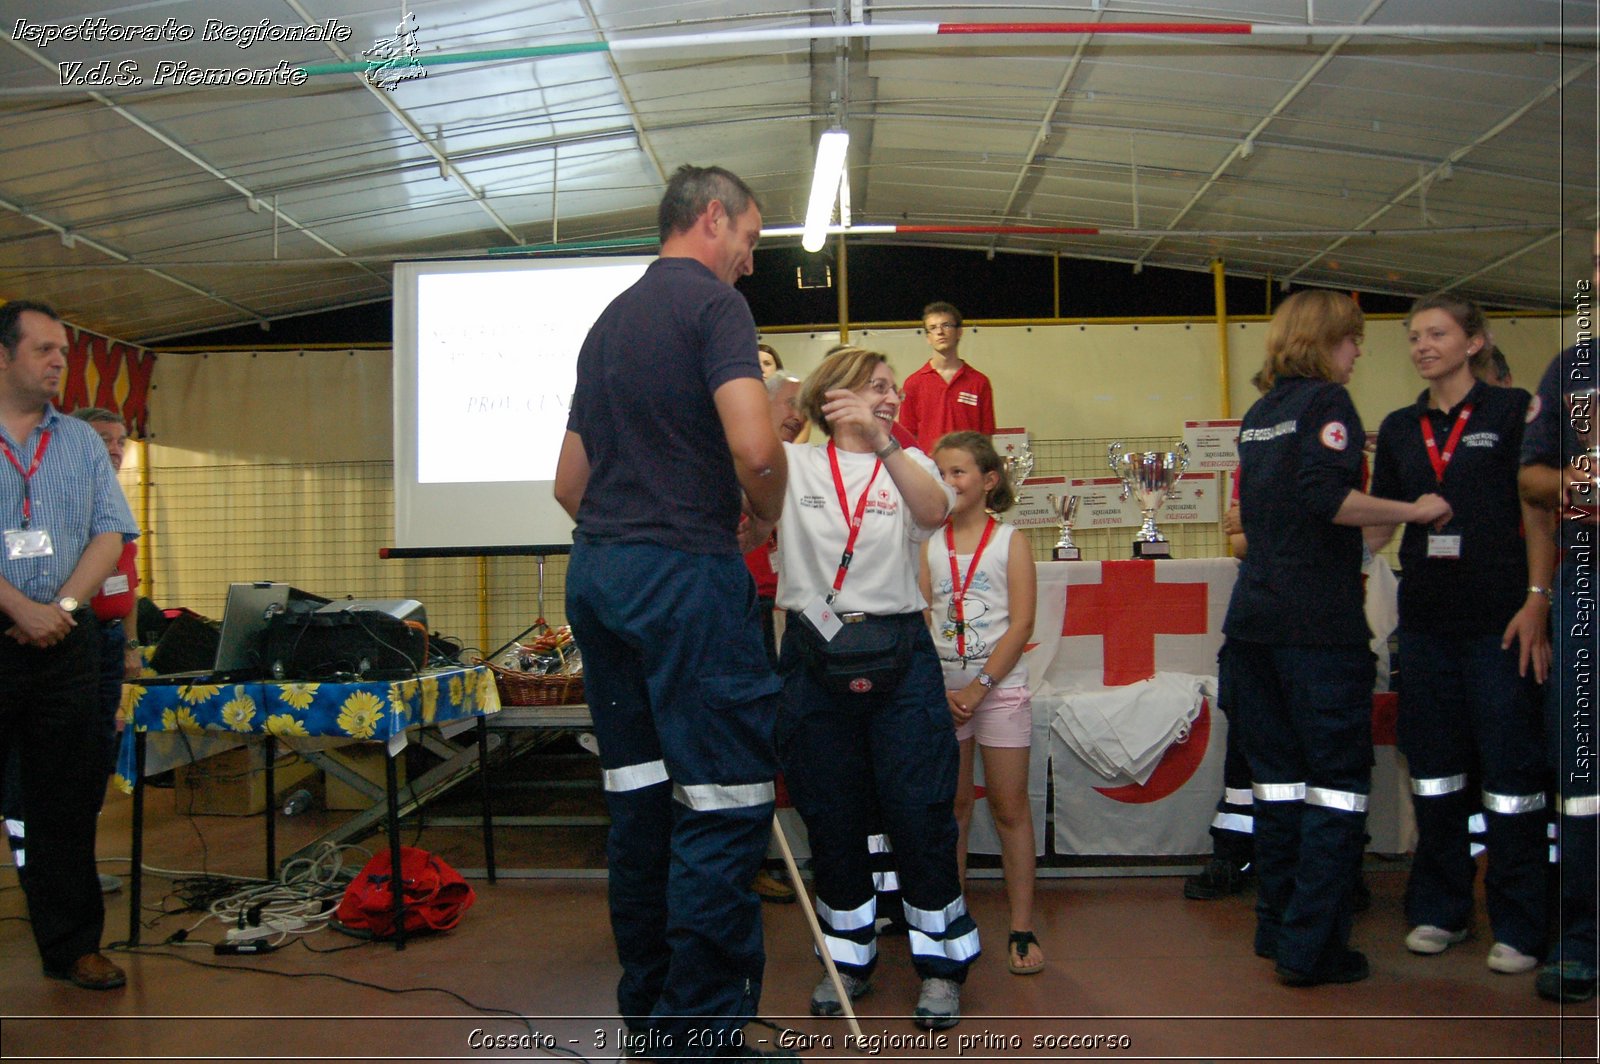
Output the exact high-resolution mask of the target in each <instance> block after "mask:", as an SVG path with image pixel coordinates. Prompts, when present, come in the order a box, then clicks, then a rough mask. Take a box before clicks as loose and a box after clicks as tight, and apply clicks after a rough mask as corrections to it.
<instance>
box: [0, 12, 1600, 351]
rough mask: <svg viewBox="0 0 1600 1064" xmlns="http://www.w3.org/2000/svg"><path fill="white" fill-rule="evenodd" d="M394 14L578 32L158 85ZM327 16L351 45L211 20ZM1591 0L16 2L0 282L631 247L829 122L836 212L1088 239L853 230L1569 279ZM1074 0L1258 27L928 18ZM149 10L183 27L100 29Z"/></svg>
mask: <svg viewBox="0 0 1600 1064" xmlns="http://www.w3.org/2000/svg"><path fill="white" fill-rule="evenodd" d="M406 10H409V11H410V12H411V13H413V14H414V16H415V21H414V23H408V24H407V25H414V26H415V34H414V37H412V38H411V41H410V43H414V45H415V49H416V50H415V52H414V53H404V52H400V53H395V54H398V55H399V56H400V57H401V59H402V61H405V60H406V59H407V58H408V56H409V55H414V56H416V57H418V58H437V57H444V56H459V55H463V54H466V53H481V52H484V51H487V50H492V49H516V48H530V47H539V46H552V45H555V46H571V45H574V44H579V43H585V42H605V43H604V44H602V45H601V46H600V48H599V50H594V51H588V52H579V53H575V54H557V55H547V56H544V57H540V58H519V59H510V60H501V61H486V60H483V59H481V58H480V59H478V60H476V61H471V62H461V63H452V64H449V65H437V66H428V67H423V68H417V67H410V66H405V65H396V66H392V67H390V68H389V69H388V74H390V75H397V74H401V73H409V74H415V73H416V72H417V70H419V69H423V70H426V74H425V76H416V77H411V78H410V79H409V80H404V81H400V82H398V83H397V84H394V85H393V87H392V89H385V88H381V87H376V86H374V85H372V84H371V83H370V81H369V80H368V78H367V77H365V76H364V75H363V74H361V73H339V74H318V75H314V76H310V77H308V78H307V79H306V80H305V83H304V84H302V85H298V86H295V85H283V86H265V87H261V86H206V85H181V84H179V85H172V84H168V85H158V84H156V82H157V80H158V78H161V77H162V76H163V75H164V76H165V78H166V80H168V81H169V82H170V81H171V80H172V79H173V78H174V77H175V76H181V75H182V74H183V73H184V72H185V71H186V70H194V69H205V68H219V69H222V70H232V69H236V68H244V69H249V70H271V69H273V68H274V67H276V66H277V65H278V64H280V63H281V64H283V66H282V69H283V70H286V71H292V70H294V69H296V68H299V67H301V66H312V65H316V64H329V63H338V62H341V61H354V62H358V63H359V62H361V61H362V60H363V56H362V52H363V51H364V50H368V49H372V48H373V47H374V45H375V44H376V43H377V42H380V41H384V40H388V41H391V42H394V41H396V40H397V37H396V31H397V27H398V24H399V23H400V21H401V16H402V12H403V11H406ZM102 18H103V19H104V21H103V22H100V21H96V20H97V19H102ZM329 20H337V23H332V25H333V26H334V27H335V29H338V30H348V36H347V38H346V39H345V40H344V41H334V42H318V41H306V40H300V41H286V40H258V41H255V42H253V43H250V44H249V46H248V47H241V46H240V43H241V42H240V40H239V37H238V35H239V34H240V33H241V32H243V31H252V30H260V29H262V28H263V27H264V28H265V29H266V31H267V35H268V36H270V37H282V36H285V35H286V34H288V33H290V31H293V32H294V33H300V32H301V31H303V29H304V28H305V27H308V26H310V27H324V28H326V27H327V26H328V25H329V24H330V21H329ZM1597 20H1600V14H1597V10H1596V3H1594V2H1593V0H1564V2H1562V0H1187V2H1184V3H1167V2H1154V0H1151V2H1143V0H1081V2H1077V3H1054V4H1031V5H1030V4H1016V3H1012V4H1006V3H984V2H981V0H967V2H952V3H910V2H900V0H897V2H872V0H852V2H842V3H841V4H839V5H838V6H824V7H817V8H812V9H806V10H799V11H796V10H794V9H793V8H791V7H790V6H789V5H787V4H785V3H781V2H778V0H739V2H737V3H735V2H732V0H544V2H539V0H518V2H513V0H412V2H410V3H409V4H403V3H402V0H381V2H380V0H204V2H201V0H147V2H130V3H124V4H121V5H116V6H113V5H110V4H100V3H92V2H88V0H9V2H8V3H7V4H6V14H5V16H4V25H3V26H0V40H3V42H4V43H3V44H0V145H3V149H0V152H3V154H0V296H5V297H11V298H16V297H31V298H42V299H46V300H49V301H51V302H54V303H55V304H57V305H58V307H59V308H60V309H61V310H62V311H63V313H65V314H66V315H67V316H69V317H70V318H72V319H73V320H75V321H78V322H81V323H83V324H85V325H89V326H91V327H93V328H97V329H100V330H103V331H105V332H107V333H110V334H111V335H114V336H118V337H121V338H125V339H131V340H142V341H151V340H158V339H160V338H162V337H166V336H174V335H179V334H184V333H190V332H194V331H198V330H202V329H209V328H215V327H221V326H227V325H236V324H243V323H249V322H260V321H268V320H271V319H273V318H277V317H282V316H285V315H291V314H297V313H304V312H307V311H311V310H319V309H327V308H330V307H338V306H343V305H350V304H357V303H364V302H370V301H373V300H378V299H384V298H387V297H388V296H389V294H390V265H391V263H392V262H393V261H394V260H396V259H403V258H408V257H417V256H421V255H429V254H462V255H470V254H476V253H482V252H483V251H485V250H486V249H490V248H504V247H510V246H515V245H540V244H545V243H549V242H552V241H556V242H559V243H561V244H574V245H581V244H582V243H583V242H589V241H604V240H614V239H622V238H649V237H651V236H652V235H653V233H654V225H655V204H656V201H657V200H658V198H659V196H660V192H661V188H662V186H663V184H664V180H665V177H664V175H665V174H667V173H670V172H671V170H672V169H673V168H675V167H676V166H678V165H679V164H681V163H684V162H695V163H701V164H705V163H712V162H715V163H719V164H721V165H724V166H727V167H729V168H730V169H732V170H734V171H735V172H737V173H739V174H741V175H742V176H743V177H745V178H746V179H747V180H748V181H749V182H750V183H751V185H752V186H753V187H754V188H755V189H756V191H757V193H758V194H759V195H760V196H761V197H762V199H763V201H764V205H765V208H766V210H765V215H766V219H767V224H768V225H769V226H789V225H797V224H798V223H799V222H800V221H801V218H802V215H803V213H804V210H805V200H806V196H807V193H808V191H809V182H810V172H811V164H812V159H813V153H814V148H815V144H816V139H817V136H818V134H819V133H820V132H821V131H822V130H823V129H825V128H827V127H828V126H830V125H832V124H834V123H835V122H837V121H840V120H842V121H843V122H844V124H845V125H846V126H847V128H849V130H850V131H851V134H852V143H851V149H850V159H849V167H850V182H851V192H852V202H853V207H854V221H855V223H856V224H862V223H887V224H895V225H901V226H908V225H918V226H935V227H958V226H979V227H1004V228H1009V229H1013V230H1015V229H1017V228H1025V227H1081V228H1086V229H1090V230H1093V232H1091V233H1086V234H1082V235H1073V234H1061V233H1039V232H1032V233H1030V232H1025V231H1024V232H1017V231H1010V232H1005V233H965V234H961V233H949V232H944V233H919V234H916V235H911V234H908V233H900V234H897V235H895V236H892V237H879V238H876V239H892V240H896V241H899V242H903V243H904V242H911V241H924V242H930V243H939V244H942V245H946V246H968V247H981V248H994V249H997V250H1001V251H1027V252H1037V253H1050V252H1061V253H1063V254H1066V255H1070V256H1079V257H1087V258H1095V259H1104V260H1110V261H1114V262H1122V263H1127V264H1129V265H1130V267H1132V266H1139V265H1143V264H1150V265H1155V266H1170V267H1178V268H1190V269H1202V268H1205V267H1206V265H1207V264H1208V263H1209V262H1210V261H1211V260H1212V259H1215V258H1218V257H1220V258H1222V259H1223V260H1224V262H1225V263H1226V265H1227V269H1228V271H1229V272H1230V273H1231V274H1243V275H1255V276H1266V275H1270V276H1272V277H1274V278H1278V279H1286V280H1293V281H1296V282H1299V283H1306V284H1327V285H1332V286H1337V287H1341V288H1364V289H1371V290H1379V291H1390V292H1399V293H1415V292H1423V291H1427V290H1431V289H1436V288H1445V287H1448V288H1454V289H1457V290H1459V291H1461V292H1464V293H1466V294H1469V295H1472V296H1475V297H1477V298H1480V299H1482V300H1484V301H1485V302H1488V303H1492V304H1495V305H1498V306H1513V307H1543V308H1558V307H1562V306H1570V297H1571V294H1572V286H1573V284H1574V282H1575V280H1576V278H1579V277H1583V276H1587V275H1588V273H1589V265H1588V261H1589V253H1590V249H1591V245H1590V243H1589V241H1590V239H1591V237H1590V235H1589V234H1590V233H1592V231H1593V228H1594V226H1595V224H1596V217H1597V214H1596V205H1597V196H1596V172H1597V168H1596V151H1597V149H1596V141H1597V126H1596V103H1597V74H1596V59H1597V55H1596V48H1595V44H1596V25H1597ZM1066 21H1071V22H1082V23H1093V24H1096V25H1101V26H1106V25H1115V24H1118V23H1128V22H1137V23H1149V22H1182V23H1187V24H1190V25H1192V26H1194V27H1195V28H1196V29H1216V28H1218V27H1221V26H1223V25H1225V24H1235V23H1237V24H1246V25H1247V26H1250V27H1253V28H1254V29H1255V30H1256V31H1257V32H1254V33H1250V34H1227V35H1221V34H1199V33H1194V34H1186V35H1181V36H1173V35H1154V34H1121V35H1105V34H1096V35H1092V36H1091V35H1085V34H1081V33H1079V34H1064V33H1045V32H1038V30H1039V29H1040V28H1039V27H1035V28H1034V29H1033V30H1032V31H1029V32H1019V33H1014V34H1007V35H995V34H990V33H938V34H936V33H935V32H933V30H932V29H929V28H928V27H930V26H931V25H932V24H934V23H945V24H950V23H972V24H996V23H1017V22H1028V23H1041V22H1054V23H1059V22H1066ZM208 25H209V26H213V27H216V28H219V29H220V31H221V32H220V34H219V33H218V32H217V29H213V30H212V32H211V34H210V35H211V36H219V35H220V36H224V37H226V36H232V37H233V38H234V39H233V40H228V39H221V40H206V39H205V38H206V37H207V36H208ZM840 27H843V28H844V29H845V33H844V34H843V35H840V36H825V35H824V34H829V33H834V32H835V31H836V30H837V29H838V28H840ZM1287 27H1294V28H1296V30H1295V32H1293V33H1283V32H1280V33H1276V34H1274V33H1272V32H1271V31H1273V30H1274V29H1280V30H1281V29H1283V28H1287ZM1386 27H1390V28H1393V29H1392V30H1387V31H1386V30H1385V28H1386ZM896 28H901V29H904V30H905V32H904V33H902V34H899V35H892V34H891V31H894V30H896ZM1469 28H1476V29H1473V30H1472V32H1466V30H1467V29H1469ZM152 29H153V30H154V31H157V35H159V36H166V37H169V38H171V37H179V36H182V35H183V33H184V31H185V30H190V31H192V36H190V38H189V39H187V40H171V39H168V40H153V41H146V40H127V39H115V38H126V37H128V36H129V35H130V32H131V31H135V30H136V31H138V32H140V33H143V32H145V31H147V30H152ZM1491 29H1493V30H1497V31H1498V32H1488V30H1491ZM778 30H788V31H791V33H790V34H789V36H788V37H787V38H782V37H781V35H780V34H777V33H774V32H772V31H778ZM1480 30H1482V32H1480ZM58 31H61V32H63V34H64V36H63V38H57V39H50V35H51V34H53V33H56V32H58ZM162 31H164V32H162ZM1341 31H1349V32H1341ZM73 33H75V34H76V36H77V37H79V38H83V37H94V38H98V39H94V40H83V39H76V40H74V39H64V37H65V35H68V34H73ZM736 33H738V34H747V35H750V36H751V37H753V39H751V40H747V41H745V42H743V43H733V42H730V40H729V37H730V35H733V34H736ZM691 37H693V38H694V39H690V38H691ZM659 38H673V39H671V40H667V41H660V42H658V45H657V46H655V47H650V48H647V49H641V48H633V49H630V48H629V45H630V44H635V45H636V44H637V43H638V42H639V41H641V40H646V41H649V40H652V39H659ZM401 43H405V42H404V41H403V40H402V41H401ZM102 61H108V64H107V65H106V66H104V67H97V64H100V63H101V62H102ZM163 62H165V63H168V64H175V65H176V66H168V67H167V68H164V69H163V68H161V67H160V64H162V63H163ZM71 64H82V66H73V65H71ZM183 64H188V65H189V66H188V67H184V66H182V65H183ZM97 72H100V73H104V74H105V75H107V76H108V77H113V78H114V77H115V76H117V75H118V74H119V73H120V74H125V75H128V76H132V77H137V78H140V79H142V83H140V84H132V83H127V84H121V85H97V84H95V83H94V76H95V74H96V73H97ZM80 77H81V78H86V79H87V82H88V83H82V84H80V83H77V82H73V81H72V79H74V78H80ZM63 80H67V81H69V82H71V83H68V84H62V82H63ZM855 239H869V238H867V237H858V238H855Z"/></svg>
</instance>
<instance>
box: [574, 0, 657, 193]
mask: <svg viewBox="0 0 1600 1064" xmlns="http://www.w3.org/2000/svg"><path fill="white" fill-rule="evenodd" d="M582 2H583V16H584V18H586V19H588V20H589V26H590V28H591V29H593V30H594V34H595V36H596V37H603V36H604V34H603V32H602V31H601V29H600V20H599V19H598V18H597V17H596V16H595V13H594V5H593V4H592V3H590V2H589V0H582ZM606 69H607V70H609V71H610V72H611V83H612V85H613V86H614V87H615V88H616V90H617V95H618V96H620V97H622V105H623V106H624V107H625V108H627V110H628V124H629V125H631V126H632V127H633V135H634V136H636V137H638V138H639V150H640V151H642V152H644V157H645V158H646V159H649V160H650V167H651V169H653V170H655V172H656V180H657V181H659V182H661V187H662V188H663V189H664V188H666V186H667V170H666V167H664V166H662V165H661V157H660V156H658V155H657V154H656V149H655V148H654V146H652V145H651V143H650V138H649V137H647V136H646V135H645V132H644V122H643V120H642V119H640V117H639V108H638V106H637V105H635V104H634V102H633V94H632V93H631V92H629V91H628V83H627V82H626V81H624V80H623V79H622V71H621V70H620V69H618V67H617V61H616V59H615V58H614V57H613V56H612V55H611V53H610V52H609V51H607V52H606ZM551 194H552V195H554V192H552V193H551Z"/></svg>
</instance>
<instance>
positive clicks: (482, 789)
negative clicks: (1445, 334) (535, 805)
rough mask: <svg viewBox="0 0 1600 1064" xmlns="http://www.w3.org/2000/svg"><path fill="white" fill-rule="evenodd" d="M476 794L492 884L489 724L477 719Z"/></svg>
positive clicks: (485, 859)
mask: <svg viewBox="0 0 1600 1064" xmlns="http://www.w3.org/2000/svg"><path fill="white" fill-rule="evenodd" d="M478 793H479V795H480V796H481V797H482V799H483V867H484V869H485V871H487V873H488V875H489V882H491V883H493V882H494V812H493V810H492V809H491V808H490V802H489V724H488V722H487V721H485V720H484V718H483V717H479V718H478Z"/></svg>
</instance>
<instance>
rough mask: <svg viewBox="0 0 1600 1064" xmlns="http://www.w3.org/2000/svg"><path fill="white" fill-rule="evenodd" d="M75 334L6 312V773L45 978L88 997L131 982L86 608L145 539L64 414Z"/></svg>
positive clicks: (0, 603)
mask: <svg viewBox="0 0 1600 1064" xmlns="http://www.w3.org/2000/svg"><path fill="white" fill-rule="evenodd" d="M66 354H67V331H66V328H65V327H64V326H63V325H62V324H61V319H60V318H59V317H57V316H56V312H55V311H54V310H52V309H50V308H49V307H48V306H46V305H44V304H43V303H31V302H26V301H22V300H18V301H16V302H13V303H7V304H6V305H5V306H3V307H0V528H3V529H4V540H5V547H4V550H3V551H0V765H5V764H6V763H7V762H6V755H7V753H8V751H9V750H10V749H11V748H12V747H13V746H20V747H21V748H22V749H23V750H24V751H26V756H25V757H24V758H22V759H21V764H20V769H19V771H20V775H21V777H22V781H21V782H22V786H21V791H22V804H23V808H24V809H26V810H27V815H28V822H29V827H30V829H31V832H30V833H31V835H32V836H33V841H32V843H31V844H30V845H29V846H28V850H27V866H26V867H27V871H26V874H24V875H22V876H21V877H20V878H21V880H22V887H23V891H24V893H25V894H26V895H27V897H28V918H29V920H30V921H31V922H32V925H33V939H34V942H35V944H36V945H37V946H38V948H39V956H40V958H41V960H43V962H44V971H45V974H46V975H48V976H50V977H52V978H55V979H65V980H68V981H70V982H72V983H74V984H75V985H77V986H81V987H83V988H85V989H88V990H109V989H112V988H114V987H119V986H121V985H123V983H125V982H126V981H127V980H126V978H125V977H124V975H123V973H122V969H121V968H118V967H117V966H116V965H115V964H112V963H111V962H110V961H109V960H107V959H106V958H105V956H104V955H103V954H102V953H100V933H101V931H102V930H103V929H104V926H105V906H104V903H103V902H102V900H101V897H100V881H99V879H98V878H97V877H96V874H95V861H94V836H95V817H96V815H97V814H98V813H99V811H100V802H101V799H102V798H103V797H104V794H105V787H106V757H105V746H106V738H105V724H104V720H103V718H102V717H101V715H100V714H99V712H98V710H97V709H96V699H97V683H98V678H99V660H100V645H99V644H100V633H99V630H98V627H97V626H96V624H95V619H94V613H93V611H92V610H90V609H89V608H88V605H87V604H88V601H89V598H90V596H92V595H93V594H94V593H95V592H96V591H98V590H99V589H100V586H101V585H102V584H104V583H105V580H106V578H107V577H108V576H110V575H111V573H112V571H113V570H114V569H115V568H116V564H117V556H118V555H119V554H120V553H121V552H122V546H123V543H124V542H126V541H128V540H132V539H134V538H136V537H137V536H138V534H139V528H138V526H137V525H136V524H134V522H133V515H132V514H131V513H130V512H129V510H128V503H127V500H126V499H124V498H123V496H122V488H121V487H119V486H118V484H117V479H116V476H115V474H114V473H112V471H111V460H110V459H109V458H108V457H107V456H106V448H105V444H103V443H101V442H100V437H99V436H98V435H96V434H95V431H94V430H93V429H91V428H90V427H89V426H88V425H86V424H84V423H83V422H82V421H78V420H77V419H75V418H70V417H67V416H65V415H63V414H62V413H61V412H60V411H59V410H57V409H56V408H55V405H54V403H53V402H52V400H53V399H54V398H55V395H56V392H57V391H58V390H59V389H60V387H61V380H62V377H63V376H64V375H65V373H66V366H67V359H66Z"/></svg>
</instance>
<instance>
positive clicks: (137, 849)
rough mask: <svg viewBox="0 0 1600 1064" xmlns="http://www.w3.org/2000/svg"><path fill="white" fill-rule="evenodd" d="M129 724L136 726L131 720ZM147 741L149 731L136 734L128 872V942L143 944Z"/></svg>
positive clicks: (134, 738)
mask: <svg viewBox="0 0 1600 1064" xmlns="http://www.w3.org/2000/svg"><path fill="white" fill-rule="evenodd" d="M128 727H130V728H131V727H133V725H132V724H131V723H130V724H129V725H128ZM144 740H145V733H144V732H142V731H137V730H136V731H135V732H134V733H133V843H132V847H131V852H132V855H133V867H132V868H131V869H130V870H129V872H128V945H130V946H137V945H138V944H139V911H140V908H141V906H142V905H143V901H144V899H143V894H144V890H143V886H144Z"/></svg>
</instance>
